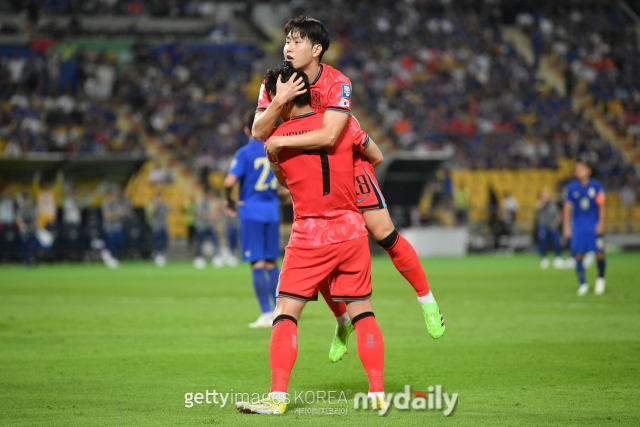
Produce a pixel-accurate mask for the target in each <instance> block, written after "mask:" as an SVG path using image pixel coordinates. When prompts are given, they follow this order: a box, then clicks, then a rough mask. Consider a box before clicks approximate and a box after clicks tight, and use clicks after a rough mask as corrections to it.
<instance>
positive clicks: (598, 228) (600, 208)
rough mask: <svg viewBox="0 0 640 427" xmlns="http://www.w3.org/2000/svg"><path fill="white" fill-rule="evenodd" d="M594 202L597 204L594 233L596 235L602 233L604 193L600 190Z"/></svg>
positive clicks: (604, 210) (604, 211) (604, 212)
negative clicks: (597, 216)
mask: <svg viewBox="0 0 640 427" xmlns="http://www.w3.org/2000/svg"><path fill="white" fill-rule="evenodd" d="M596 203H597V204H598V214H599V218H598V223H597V224H596V234H597V235H598V236H600V235H602V234H604V215H605V214H606V207H605V199H604V193H603V192H600V193H598V194H597V195H596Z"/></svg>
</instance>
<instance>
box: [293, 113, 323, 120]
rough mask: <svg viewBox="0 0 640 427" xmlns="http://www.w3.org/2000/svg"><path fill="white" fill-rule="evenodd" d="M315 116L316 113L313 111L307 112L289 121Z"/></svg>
mask: <svg viewBox="0 0 640 427" xmlns="http://www.w3.org/2000/svg"><path fill="white" fill-rule="evenodd" d="M316 114H318V113H316V112H315V111H309V112H308V113H302V114H296V115H295V116H293V117H291V120H297V119H304V118H306V117H311V116H314V115H316Z"/></svg>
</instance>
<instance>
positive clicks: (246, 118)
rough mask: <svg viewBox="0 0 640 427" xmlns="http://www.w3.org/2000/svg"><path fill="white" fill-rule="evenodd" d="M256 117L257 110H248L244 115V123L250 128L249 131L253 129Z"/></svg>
mask: <svg viewBox="0 0 640 427" xmlns="http://www.w3.org/2000/svg"><path fill="white" fill-rule="evenodd" d="M255 117H256V112H255V111H253V110H252V111H247V113H246V114H245V115H244V125H245V126H246V127H248V128H249V132H251V129H253V119H254V118H255Z"/></svg>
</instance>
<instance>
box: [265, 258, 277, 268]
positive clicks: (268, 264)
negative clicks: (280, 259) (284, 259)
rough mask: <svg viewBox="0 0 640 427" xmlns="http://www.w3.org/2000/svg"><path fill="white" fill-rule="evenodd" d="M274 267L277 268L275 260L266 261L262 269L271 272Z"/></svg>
mask: <svg viewBox="0 0 640 427" xmlns="http://www.w3.org/2000/svg"><path fill="white" fill-rule="evenodd" d="M275 267H277V265H276V260H275V259H268V260H266V261H265V262H264V268H266V269H267V270H271V269H272V268H275Z"/></svg>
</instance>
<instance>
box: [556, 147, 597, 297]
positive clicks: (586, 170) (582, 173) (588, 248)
mask: <svg viewBox="0 0 640 427" xmlns="http://www.w3.org/2000/svg"><path fill="white" fill-rule="evenodd" d="M591 170H592V168H591V166H590V165H589V164H588V160H586V159H585V158H580V159H579V160H578V161H577V162H576V166H575V174H576V178H577V179H576V180H575V181H572V182H571V183H569V185H567V189H566V199H565V204H564V235H565V237H567V238H570V239H571V253H572V254H573V256H574V258H575V260H576V273H577V274H578V282H579V287H578V295H579V296H582V295H585V294H586V293H587V292H588V291H589V285H588V284H587V281H586V279H585V272H584V265H583V264H582V259H583V257H584V254H585V253H587V252H592V251H593V252H595V253H596V258H597V259H598V279H597V280H596V286H595V289H594V293H595V294H596V295H602V294H603V293H604V269H605V260H604V236H603V234H604V213H605V196H604V189H603V188H602V184H601V183H600V182H599V181H596V180H595V179H591ZM572 211H573V215H572Z"/></svg>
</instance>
